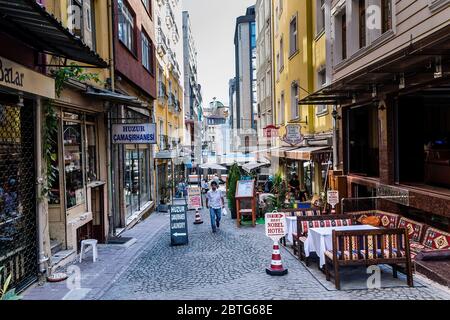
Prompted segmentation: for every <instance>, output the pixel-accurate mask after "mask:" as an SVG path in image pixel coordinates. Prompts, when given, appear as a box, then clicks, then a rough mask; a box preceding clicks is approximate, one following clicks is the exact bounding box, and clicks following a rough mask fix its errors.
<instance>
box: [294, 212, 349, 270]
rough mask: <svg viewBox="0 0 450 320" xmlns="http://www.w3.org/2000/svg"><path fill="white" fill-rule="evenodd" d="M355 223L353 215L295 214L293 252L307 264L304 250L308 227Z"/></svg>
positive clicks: (307, 260)
mask: <svg viewBox="0 0 450 320" xmlns="http://www.w3.org/2000/svg"><path fill="white" fill-rule="evenodd" d="M353 224H356V221H355V220H354V219H353V216H351V215H347V214H339V215H335V214H333V215H323V216H297V233H296V234H293V235H292V238H293V242H294V254H296V255H297V254H298V257H299V259H300V260H302V261H305V263H306V265H309V259H307V257H306V255H305V250H304V247H305V246H304V244H305V241H306V237H307V236H308V229H309V228H324V227H335V226H349V225H353Z"/></svg>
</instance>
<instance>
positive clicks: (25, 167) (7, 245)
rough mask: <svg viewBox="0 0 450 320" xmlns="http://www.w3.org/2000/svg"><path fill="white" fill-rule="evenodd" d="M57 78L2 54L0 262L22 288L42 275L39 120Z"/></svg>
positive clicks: (7, 273)
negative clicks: (39, 235) (39, 221)
mask: <svg viewBox="0 0 450 320" xmlns="http://www.w3.org/2000/svg"><path fill="white" fill-rule="evenodd" d="M53 88H54V81H53V79H51V78H49V77H46V76H44V75H42V74H40V73H37V72H35V71H34V70H31V69H28V68H26V67H25V66H23V65H21V64H19V63H15V62H13V61H11V60H8V59H5V58H3V57H0V267H3V268H4V270H2V274H3V275H5V274H6V275H11V286H13V287H15V288H17V290H21V289H23V288H24V287H26V286H28V285H29V284H30V283H32V282H33V281H35V280H36V278H37V274H38V261H39V257H38V253H39V246H38V223H37V221H38V208H37V199H38V197H39V196H40V195H39V194H38V189H37V188H36V181H37V176H38V173H37V168H38V163H39V160H38V159H37V156H36V155H37V150H38V148H39V147H40V146H39V145H38V143H37V141H38V137H37V130H36V128H37V127H38V119H39V118H40V107H41V99H42V98H53V97H54V93H52V89H53Z"/></svg>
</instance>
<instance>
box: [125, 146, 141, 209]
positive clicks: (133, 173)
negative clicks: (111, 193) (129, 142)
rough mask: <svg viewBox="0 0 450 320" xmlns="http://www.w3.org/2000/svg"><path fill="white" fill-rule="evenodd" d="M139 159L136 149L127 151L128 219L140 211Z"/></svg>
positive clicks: (126, 194)
mask: <svg viewBox="0 0 450 320" xmlns="http://www.w3.org/2000/svg"><path fill="white" fill-rule="evenodd" d="M139 189H140V188H139V157H138V152H137V150H136V149H133V150H126V151H125V201H126V217H127V218H129V217H130V216H131V215H133V212H136V211H138V210H139V194H140V192H139V191H140V190H139Z"/></svg>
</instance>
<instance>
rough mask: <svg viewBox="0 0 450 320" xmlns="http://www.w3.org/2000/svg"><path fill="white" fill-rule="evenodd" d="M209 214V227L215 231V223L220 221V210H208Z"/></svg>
mask: <svg viewBox="0 0 450 320" xmlns="http://www.w3.org/2000/svg"><path fill="white" fill-rule="evenodd" d="M209 214H210V216H211V227H212V229H213V230H216V223H217V222H220V220H221V219H222V208H218V209H214V208H209Z"/></svg>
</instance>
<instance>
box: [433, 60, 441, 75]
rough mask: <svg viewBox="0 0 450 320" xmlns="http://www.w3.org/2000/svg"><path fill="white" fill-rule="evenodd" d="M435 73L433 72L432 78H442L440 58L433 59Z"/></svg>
mask: <svg viewBox="0 0 450 320" xmlns="http://www.w3.org/2000/svg"><path fill="white" fill-rule="evenodd" d="M434 67H435V71H434V78H435V79H436V78H442V57H440V56H439V57H436V58H435V65H434Z"/></svg>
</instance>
